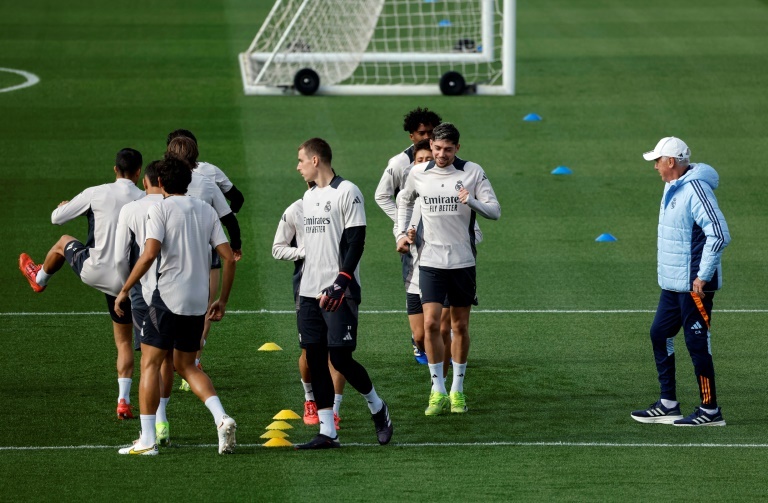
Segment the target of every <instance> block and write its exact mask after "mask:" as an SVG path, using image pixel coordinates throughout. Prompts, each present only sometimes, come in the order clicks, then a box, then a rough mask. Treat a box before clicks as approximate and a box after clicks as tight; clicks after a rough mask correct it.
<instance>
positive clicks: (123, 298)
mask: <svg viewBox="0 0 768 503" xmlns="http://www.w3.org/2000/svg"><path fill="white" fill-rule="evenodd" d="M127 300H128V293H127V292H124V291H122V290H120V293H118V294H117V297H115V314H117V315H118V316H120V317H121V318H122V317H123V315H124V314H125V311H123V309H122V308H121V307H120V304H122V303H124V302H125V301H127Z"/></svg>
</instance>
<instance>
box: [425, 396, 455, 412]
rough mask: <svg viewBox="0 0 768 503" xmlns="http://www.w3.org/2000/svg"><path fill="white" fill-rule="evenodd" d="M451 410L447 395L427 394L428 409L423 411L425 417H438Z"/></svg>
mask: <svg viewBox="0 0 768 503" xmlns="http://www.w3.org/2000/svg"><path fill="white" fill-rule="evenodd" d="M450 408H451V400H450V399H449V398H448V393H440V392H439V391H433V392H432V393H430V394H429V407H427V410H425V411H424V415H425V416H439V415H440V414H444V413H446V412H448V411H449V410H450Z"/></svg>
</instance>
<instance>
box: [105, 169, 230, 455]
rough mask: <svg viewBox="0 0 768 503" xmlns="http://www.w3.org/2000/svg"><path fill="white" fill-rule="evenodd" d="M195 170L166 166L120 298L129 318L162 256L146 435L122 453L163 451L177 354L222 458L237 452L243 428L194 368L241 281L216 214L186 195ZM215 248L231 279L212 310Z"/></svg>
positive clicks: (146, 353) (147, 321)
mask: <svg viewBox="0 0 768 503" xmlns="http://www.w3.org/2000/svg"><path fill="white" fill-rule="evenodd" d="M190 173H191V171H190V170H189V166H187V165H186V163H185V162H183V161H182V160H180V159H177V158H175V157H168V158H166V159H165V160H164V161H163V162H162V164H161V165H160V166H159V168H158V183H159V185H160V188H161V189H162V190H163V195H164V196H165V197H164V198H163V200H162V201H160V202H158V203H157V204H155V205H154V206H152V207H150V208H149V210H148V211H147V221H146V241H145V244H144V252H143V253H142V254H141V256H140V257H139V259H138V261H137V262H136V265H135V266H134V268H133V270H132V271H131V274H130V275H129V277H128V279H127V280H126V282H125V284H124V285H123V286H122V289H121V290H120V292H119V294H118V295H117V298H116V299H115V312H117V313H118V314H122V311H123V303H126V304H127V301H128V299H129V295H130V290H131V288H132V287H133V286H134V285H135V284H136V283H138V282H139V280H140V279H141V278H142V277H143V276H144V275H145V274H146V273H147V271H149V269H150V267H151V266H152V264H153V263H154V262H155V259H156V258H157V257H158V256H160V255H162V260H161V261H159V265H158V266H157V275H158V278H157V288H156V289H155V291H154V294H153V296H152V302H151V303H150V305H149V309H148V312H147V315H146V316H145V317H144V322H143V325H142V332H141V342H142V346H141V380H140V381H139V388H140V391H139V402H140V408H141V437H140V438H139V439H138V440H137V441H136V442H135V443H134V445H132V446H130V447H125V448H123V449H120V451H119V452H120V454H134V455H156V454H157V453H158V450H157V444H156V441H157V439H156V419H157V418H156V411H157V410H158V406H159V403H160V369H161V365H162V363H163V362H164V361H165V360H166V358H167V355H168V353H172V355H173V363H174V366H175V367H176V371H177V372H178V373H179V374H180V375H181V376H182V377H183V378H184V379H186V380H187V382H188V383H189V385H190V388H191V389H192V391H193V392H194V393H195V395H197V396H198V397H199V398H200V400H202V401H203V402H204V403H205V405H206V407H208V409H209V410H210V411H211V414H212V415H213V419H214V422H215V424H216V427H217V431H218V437H219V454H225V453H230V452H233V451H234V448H235V430H236V429H237V425H236V424H235V421H234V419H232V418H231V417H229V416H228V415H227V414H226V412H225V411H224V408H223V406H222V405H221V401H220V400H219V397H218V396H217V395H216V390H215V389H214V387H213V384H212V383H211V380H210V379H209V378H208V376H207V375H206V374H205V373H204V372H203V371H202V370H200V369H198V368H197V366H196V365H195V354H196V352H197V349H198V348H199V345H200V337H201V335H202V331H203V323H204V318H205V317H206V314H207V316H208V317H209V318H210V319H212V320H214V321H219V320H221V319H222V318H223V317H224V313H225V310H226V304H227V302H228V300H229V294H230V292H231V290H232V282H233V281H234V278H235V257H234V254H233V253H232V249H231V248H230V246H229V243H228V242H227V237H226V235H225V234H224V231H223V230H222V228H221V222H220V221H219V218H218V215H217V214H216V211H215V210H214V209H213V208H212V207H211V206H210V205H208V204H207V203H205V202H203V201H201V200H199V199H197V198H194V197H184V194H185V193H186V191H187V187H186V186H185V184H188V183H189V180H190V178H191V176H190ZM171 188H172V189H173V192H171V191H170V190H171ZM211 247H213V248H215V249H216V251H217V252H218V253H219V255H220V257H221V260H222V262H223V264H224V274H223V276H224V280H223V284H222V289H221V296H220V297H219V298H218V299H217V300H215V301H214V302H213V304H211V306H210V308H209V307H208V290H207V288H208V270H209V267H210V263H211Z"/></svg>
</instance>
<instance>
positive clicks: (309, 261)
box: [299, 175, 365, 300]
mask: <svg viewBox="0 0 768 503" xmlns="http://www.w3.org/2000/svg"><path fill="white" fill-rule="evenodd" d="M303 202H304V204H303V210H304V220H303V224H304V250H305V255H304V273H303V276H302V278H301V289H300V291H299V295H301V296H302V297H311V298H315V297H317V295H318V294H320V292H321V291H322V290H323V289H324V288H327V287H329V286H331V285H332V284H333V281H334V280H335V279H336V276H338V274H339V269H340V268H341V265H342V262H343V258H344V256H345V255H346V252H347V241H346V235H345V230H346V229H349V228H350V227H361V226H365V207H364V204H365V203H364V200H363V194H362V192H360V189H358V188H357V186H356V185H355V184H354V183H352V182H349V181H347V180H344V179H343V178H342V177H340V176H338V175H337V176H335V177H334V178H333V180H331V183H330V185H328V186H327V187H323V188H320V187H317V186H315V187H312V188H311V189H309V190H308V191H307V192H305V193H304V198H303ZM359 269H360V265H359V264H358V266H357V267H356V268H355V274H354V278H353V279H354V281H352V282H351V283H350V286H349V289H348V293H347V295H348V296H349V297H350V298H353V299H357V300H359V298H360V297H359V296H360V290H359V288H360V272H359Z"/></svg>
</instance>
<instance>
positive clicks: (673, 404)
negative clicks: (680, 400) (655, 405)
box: [661, 398, 677, 409]
mask: <svg viewBox="0 0 768 503" xmlns="http://www.w3.org/2000/svg"><path fill="white" fill-rule="evenodd" d="M661 405H663V406H664V407H666V408H668V409H672V408H674V407H676V406H677V400H667V399H666V398H662V399H661Z"/></svg>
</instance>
